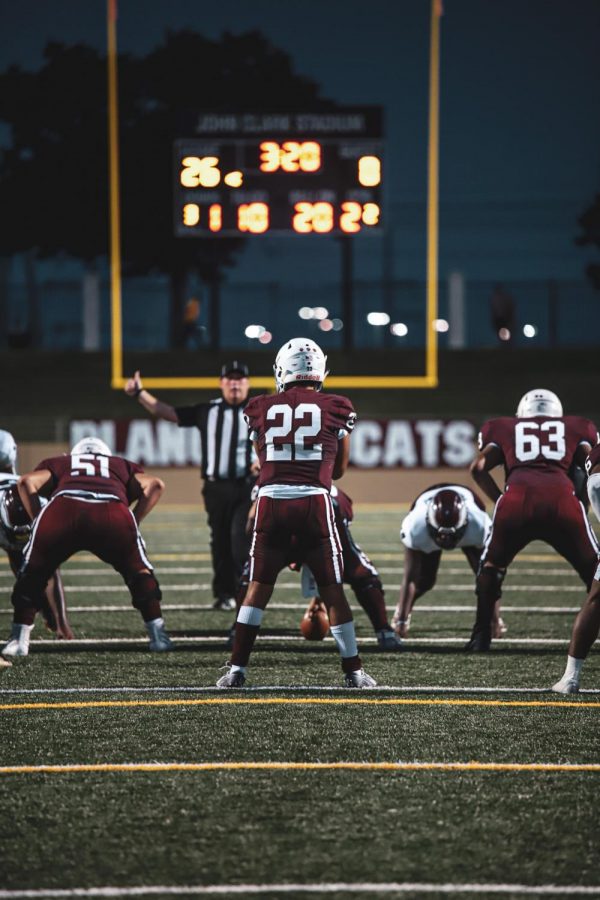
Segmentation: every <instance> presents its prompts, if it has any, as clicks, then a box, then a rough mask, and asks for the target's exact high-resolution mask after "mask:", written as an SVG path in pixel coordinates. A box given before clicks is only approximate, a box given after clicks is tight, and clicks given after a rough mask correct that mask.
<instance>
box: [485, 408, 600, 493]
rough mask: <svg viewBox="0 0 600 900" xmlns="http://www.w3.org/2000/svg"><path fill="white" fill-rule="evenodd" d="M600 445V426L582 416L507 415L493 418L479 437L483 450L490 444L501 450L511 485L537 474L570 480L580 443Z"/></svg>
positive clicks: (529, 480) (526, 481)
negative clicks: (598, 429)
mask: <svg viewBox="0 0 600 900" xmlns="http://www.w3.org/2000/svg"><path fill="white" fill-rule="evenodd" d="M597 442H598V432H597V429H596V426H595V425H594V424H593V423H592V422H591V421H590V420H589V419H584V418H583V417H582V416H561V417H560V418H554V417H552V418H551V417H549V416H532V417H531V418H527V419H521V418H517V417H516V416H504V417H502V418H499V419H490V420H489V421H488V422H486V423H485V424H484V426H483V427H482V429H481V432H480V434H479V449H480V450H483V448H484V447H485V446H487V445H488V444H494V445H495V446H496V447H498V448H499V449H500V450H501V452H502V455H503V457H504V468H505V472H506V480H507V481H510V483H511V484H518V483H531V481H532V480H533V479H535V478H536V476H537V475H541V476H545V475H549V474H554V475H560V476H562V477H564V478H565V479H568V472H569V469H570V467H571V464H572V462H573V457H574V456H575V453H576V452H577V448H578V447H579V446H580V444H582V443H588V444H590V445H591V446H592V447H593V446H594V445H595V444H596V443H597ZM569 484H570V481H569ZM570 486H571V487H572V485H571V484H570Z"/></svg>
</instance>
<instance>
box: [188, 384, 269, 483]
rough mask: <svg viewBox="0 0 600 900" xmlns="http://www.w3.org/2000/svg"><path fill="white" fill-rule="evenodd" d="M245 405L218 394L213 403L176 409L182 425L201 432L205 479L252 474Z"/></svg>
mask: <svg viewBox="0 0 600 900" xmlns="http://www.w3.org/2000/svg"><path fill="white" fill-rule="evenodd" d="M244 406H245V404H243V405H241V406H231V405H230V404H229V403H226V402H225V400H223V398H222V397H219V398H218V399H216V400H211V401H210V403H197V404H196V405H195V406H179V407H177V408H176V409H175V413H176V415H177V424H178V425H179V426H180V428H194V427H195V428H197V429H198V430H199V431H200V445H201V448H202V464H201V472H202V477H203V478H206V479H208V480H209V481H234V480H236V479H238V478H245V477H246V476H247V475H249V474H250V465H251V463H252V455H253V451H252V442H251V440H250V438H249V436H248V424H247V422H246V420H245V419H244Z"/></svg>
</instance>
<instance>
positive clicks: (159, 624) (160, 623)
mask: <svg viewBox="0 0 600 900" xmlns="http://www.w3.org/2000/svg"><path fill="white" fill-rule="evenodd" d="M144 624H145V625H146V627H147V628H150V627H151V626H152V625H156V627H157V628H162V627H163V625H164V624H165V620H164V619H163V617H162V616H159V617H158V619H151V620H150V621H149V622H145V623H144Z"/></svg>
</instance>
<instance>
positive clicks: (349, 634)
mask: <svg viewBox="0 0 600 900" xmlns="http://www.w3.org/2000/svg"><path fill="white" fill-rule="evenodd" d="M330 631H331V634H332V635H333V639H334V640H335V642H336V644H337V648H338V650H339V652H340V656H341V657H342V659H348V658H349V657H351V656H358V647H357V646H356V632H355V631H354V622H352V621H350V622H344V624H343V625H332V626H331V628H330Z"/></svg>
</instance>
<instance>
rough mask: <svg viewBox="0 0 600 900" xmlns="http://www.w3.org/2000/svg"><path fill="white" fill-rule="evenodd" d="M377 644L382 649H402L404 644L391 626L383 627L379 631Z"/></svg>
mask: <svg viewBox="0 0 600 900" xmlns="http://www.w3.org/2000/svg"><path fill="white" fill-rule="evenodd" d="M377 646H378V647H379V649H380V650H402V648H403V644H402V641H401V639H400V638H399V637H398V635H397V634H396V632H395V631H392V629H391V628H381V629H380V630H379V631H378V632H377Z"/></svg>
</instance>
